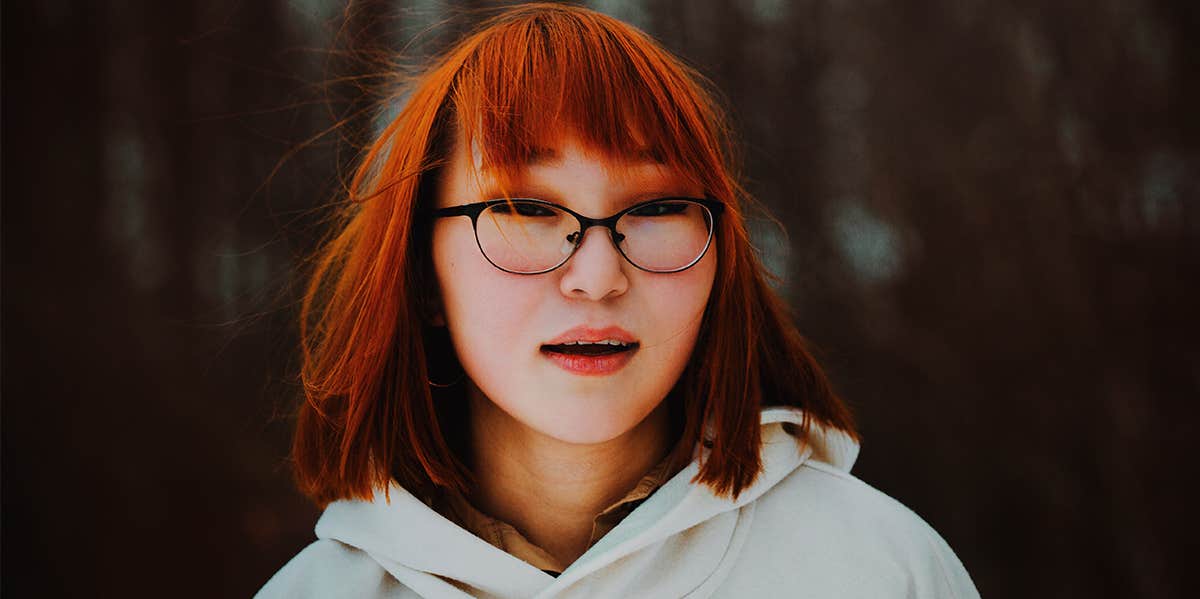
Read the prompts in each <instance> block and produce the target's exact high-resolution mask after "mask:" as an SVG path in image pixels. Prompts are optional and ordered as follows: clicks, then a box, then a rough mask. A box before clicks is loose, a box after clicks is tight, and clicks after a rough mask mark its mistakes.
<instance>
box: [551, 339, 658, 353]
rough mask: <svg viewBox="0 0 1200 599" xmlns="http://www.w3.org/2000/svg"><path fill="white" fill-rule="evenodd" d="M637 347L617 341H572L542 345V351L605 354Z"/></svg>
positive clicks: (635, 344)
mask: <svg viewBox="0 0 1200 599" xmlns="http://www.w3.org/2000/svg"><path fill="white" fill-rule="evenodd" d="M637 347H638V344H637V343H621V342H618V341H601V342H598V343H580V342H572V343H563V344H559V345H543V346H542V351H543V352H545V353H553V354H564V355H568V356H607V355H612V354H619V353H623V352H628V351H633V350H635V349H637Z"/></svg>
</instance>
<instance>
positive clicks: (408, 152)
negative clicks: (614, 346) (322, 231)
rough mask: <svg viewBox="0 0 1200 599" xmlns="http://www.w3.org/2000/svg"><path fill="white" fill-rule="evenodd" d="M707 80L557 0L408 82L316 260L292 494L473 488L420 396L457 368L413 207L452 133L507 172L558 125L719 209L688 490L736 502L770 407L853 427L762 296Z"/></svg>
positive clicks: (456, 436) (502, 21) (683, 442)
mask: <svg viewBox="0 0 1200 599" xmlns="http://www.w3.org/2000/svg"><path fill="white" fill-rule="evenodd" d="M705 85H706V83H705V80H704V79H703V77H701V76H700V75H699V74H698V73H696V72H695V71H694V70H692V69H691V68H689V67H687V66H686V65H684V64H682V63H681V62H680V61H679V60H678V59H677V58H675V57H674V56H672V55H671V54H670V53H669V52H667V51H666V50H664V49H663V48H662V47H661V46H659V45H658V44H657V43H656V42H654V41H653V40H652V39H650V38H649V37H648V36H647V35H646V34H644V33H642V32H641V31H639V30H637V29H636V28H634V27H632V26H630V25H627V24H625V23H622V22H620V21H618V20H616V19H613V18H611V17H608V16H605V15H603V14H600V13H597V12H594V11H591V10H588V9H584V8H580V7H573V6H563V5H553V4H532V5H524V6H520V7H516V8H512V9H508V10H506V11H504V12H502V13H501V14H499V15H497V16H495V17H493V18H491V19H489V20H487V21H485V22H484V23H483V24H482V25H481V26H480V27H479V28H478V29H476V30H475V31H474V32H473V33H471V34H469V35H468V36H467V37H465V38H464V39H463V40H462V41H460V42H459V43H458V44H457V45H455V46H454V47H453V48H451V49H450V50H449V51H447V52H446V53H444V54H443V55H442V56H441V58H439V59H438V60H436V61H434V63H433V64H432V66H431V67H430V68H429V69H428V70H427V71H426V72H425V73H424V75H423V76H421V77H419V78H417V79H416V80H415V81H414V83H413V85H412V86H411V87H410V88H409V90H408V96H407V100H406V102H405V104H404V106H403V108H402V110H401V111H400V113H399V114H398V115H397V116H396V117H395V119H394V120H392V121H391V123H390V124H389V125H388V126H387V128H386V129H385V130H384V131H383V132H382V134H380V135H379V136H378V138H377V139H376V140H375V141H374V143H373V144H372V145H371V146H370V147H369V148H368V149H367V151H366V152H365V155H364V156H363V158H362V161H361V164H360V165H359V166H358V168H357V170H356V172H355V175H354V177H353V179H352V180H351V182H350V186H349V200H350V202H348V203H347V204H346V205H345V207H344V208H343V209H342V210H343V212H342V213H341V214H340V216H341V219H342V220H341V221H340V222H341V225H340V226H339V227H338V228H337V229H336V230H335V231H334V232H333V234H332V236H331V237H330V238H329V239H328V241H327V242H326V243H325V244H324V245H323V246H322V248H321V249H320V250H319V252H318V253H317V254H316V256H315V260H314V261H313V263H314V264H315V269H314V272H313V273H312V278H311V281H310V284H309V287H308V290H307V292H306V294H305V297H304V302H303V306H302V310H301V319H300V327H301V331H300V332H301V341H302V347H303V352H304V360H303V365H302V371H301V377H302V379H303V382H304V393H305V396H306V401H305V402H304V403H303V404H302V405H301V406H300V410H299V414H298V419H297V426H296V435H295V441H294V444H293V448H292V454H293V458H294V461H295V473H296V479H297V481H298V484H299V486H300V488H301V489H302V490H303V491H304V493H305V494H307V495H308V496H309V497H311V498H312V499H313V500H314V501H315V502H317V503H318V504H319V505H324V504H326V503H328V502H330V501H333V500H336V499H342V498H350V497H363V498H367V497H370V496H371V494H372V493H373V491H374V489H376V488H378V487H380V486H385V485H386V484H387V483H388V482H389V480H390V479H395V480H396V481H397V482H398V483H399V484H400V485H402V486H404V487H405V488H406V489H409V490H410V491H414V492H419V491H420V490H422V489H429V488H430V487H431V486H444V487H456V488H458V489H460V490H465V489H467V487H468V486H469V485H470V484H472V482H471V481H472V476H471V473H470V472H469V469H468V468H466V467H465V466H464V464H463V463H462V461H461V460H460V459H459V457H458V456H459V455H461V453H459V451H458V450H459V448H460V447H461V443H462V435H463V434H465V431H464V430H463V429H465V427H464V426H462V423H461V422H454V421H451V420H455V419H457V418H458V417H459V416H461V414H455V413H452V410H453V408H452V407H451V406H453V405H455V404H456V402H455V401H454V399H455V398H454V397H453V394H454V392H453V391H452V390H445V389H440V388H438V389H431V387H430V385H429V380H430V378H431V377H430V376H429V370H430V368H431V367H432V368H438V367H439V365H441V364H444V363H447V362H453V361H454V356H453V350H452V349H450V348H449V345H448V344H447V343H441V344H438V343H437V342H436V340H435V339H434V338H432V337H431V333H432V329H431V328H430V327H429V326H428V325H427V324H426V323H427V322H428V315H429V303H430V301H431V299H430V294H431V292H430V291H428V290H430V289H433V288H435V284H434V280H433V278H432V272H431V266H430V260H429V234H430V233H429V229H430V225H429V222H428V220H427V218H426V217H425V216H424V210H425V209H426V208H428V207H430V206H431V205H432V204H431V202H432V194H433V189H434V187H433V186H434V185H435V181H436V170H437V168H438V167H439V166H440V165H441V164H443V163H444V162H445V161H446V160H447V152H448V148H449V147H450V145H451V143H452V141H451V140H452V139H453V136H455V135H462V136H466V137H467V139H459V140H457V141H458V143H473V144H477V145H478V147H479V148H481V153H482V156H483V164H484V166H485V167H491V168H494V169H496V170H497V171H498V172H499V173H501V175H502V178H503V177H504V176H505V175H507V176H508V177H511V176H512V175H513V174H515V173H516V170H517V169H518V168H519V165H522V164H524V163H525V162H526V161H527V159H529V158H530V156H531V155H532V153H533V152H534V151H535V149H536V148H537V146H538V142H539V141H540V140H543V139H545V137H546V136H548V135H552V134H553V133H555V132H556V131H562V130H563V128H569V129H570V130H571V132H572V133H574V134H575V135H577V136H578V138H579V139H580V141H581V142H584V143H586V144H589V145H590V146H592V147H593V148H596V149H598V150H602V151H604V152H608V153H609V154H610V155H628V154H631V153H642V152H647V151H648V152H651V153H652V155H653V156H654V157H655V158H656V159H658V160H660V161H662V162H663V163H664V164H665V165H666V166H668V167H670V168H672V169H674V170H675V171H677V172H679V173H681V174H683V176H684V177H686V178H690V179H691V181H692V182H695V183H697V184H699V185H700V186H702V187H703V188H704V190H705V192H706V193H707V194H708V195H709V196H711V197H713V198H716V199H718V200H720V201H722V202H724V203H725V205H726V210H725V214H724V215H723V216H722V218H721V219H720V220H719V229H718V231H717V234H716V239H715V243H716V244H717V256H718V267H717V268H718V270H717V276H716V279H715V281H714V283H713V285H714V287H713V290H712V293H711V294H710V298H709V303H708V306H707V308H706V310H705V315H704V322H703V324H702V326H701V333H700V336H699V338H698V340H697V342H696V347H695V348H694V350H693V352H692V356H691V359H690V362H689V364H688V366H687V367H686V369H685V370H684V372H683V374H682V375H681V377H680V380H679V381H678V382H677V383H676V385H675V388H674V390H673V391H672V392H671V394H670V396H669V397H668V399H669V400H670V401H671V402H672V405H673V406H674V407H673V414H674V416H675V425H676V426H677V432H678V434H679V441H678V443H677V445H676V446H675V448H674V449H673V450H672V453H671V456H670V457H671V460H672V463H674V464H679V465H682V464H685V463H687V462H688V461H690V460H691V459H692V455H693V449H694V448H695V447H696V444H697V443H701V442H703V443H705V445H706V446H708V447H710V448H711V451H710V452H708V453H707V456H706V457H705V458H704V459H703V462H702V463H701V464H700V470H699V474H698V475H697V476H696V479H695V482H697V483H700V484H706V485H709V486H710V487H711V488H712V489H713V491H714V492H716V493H718V494H729V495H733V496H736V495H737V494H738V493H739V492H740V491H741V490H742V489H744V488H745V487H746V486H748V485H749V484H751V483H752V482H753V481H754V479H755V477H756V476H757V474H758V472H759V471H760V469H761V459H760V456H759V445H760V426H759V412H760V410H761V408H763V407H765V406H768V405H790V406H797V407H800V408H802V409H803V410H804V413H805V415H806V420H805V423H804V425H802V426H801V427H800V428H799V429H798V430H796V431H794V434H796V435H797V436H798V437H799V439H800V440H801V441H803V439H804V438H805V435H806V434H807V432H808V428H809V427H810V426H812V425H813V424H819V425H822V426H827V427H832V428H836V429H840V430H842V431H845V432H847V433H849V434H851V435H852V436H853V435H855V433H854V426H853V422H852V419H851V416H850V413H849V410H848V409H847V408H846V406H845V405H844V404H843V403H842V401H841V400H840V399H839V398H838V397H837V396H836V394H835V393H834V392H833V390H832V389H831V387H830V384H829V381H828V380H827V378H826V376H825V374H824V373H823V372H822V370H821V368H820V367H819V366H818V365H817V363H816V361H815V360H814V358H813V357H812V355H811V354H810V353H809V351H808V350H807V349H806V346H805V342H804V340H803V338H802V337H801V336H800V334H799V333H798V332H797V330H796V328H795V326H794V325H793V324H792V322H791V320H790V317H789V314H788V311H787V309H786V307H785V305H784V303H783V302H782V301H781V300H780V298H779V297H778V296H777V295H776V294H775V293H774V292H773V291H772V289H771V288H770V287H769V286H768V285H767V282H766V274H765V270H764V269H763V267H762V265H761V264H760V263H759V261H758V259H757V257H756V256H755V253H754V251H753V248H752V247H751V245H750V241H749V238H748V236H747V232H746V227H745V223H744V221H743V214H742V210H741V205H742V202H743V201H744V200H747V199H748V198H746V196H745V194H744V192H743V190H742V189H741V187H740V185H739V184H738V180H737V176H736V171H735V169H734V164H733V159H732V144H731V141H730V137H729V135H728V130H727V128H726V125H725V120H724V116H723V111H722V110H721V109H720V107H719V106H718V105H717V104H716V103H715V101H714V100H713V96H714V95H713V94H711V93H709V92H708V91H707V90H706V87H705ZM438 345H440V347H437V346H438ZM433 378H437V377H436V376H435V377H433ZM459 394H460V395H461V392H460V393H459ZM706 431H707V433H706Z"/></svg>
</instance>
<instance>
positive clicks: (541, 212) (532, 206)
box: [488, 202, 556, 217]
mask: <svg viewBox="0 0 1200 599" xmlns="http://www.w3.org/2000/svg"><path fill="white" fill-rule="evenodd" d="M514 208H515V211H514ZM488 210H490V211H492V212H493V213H494V214H513V213H514V212H515V213H516V214H517V215H519V216H530V217H532V216H555V215H556V211H555V210H554V209H553V208H551V207H549V206H546V205H544V204H538V203H535V202H513V203H512V205H511V206H509V204H508V203H507V202H505V203H503V204H495V205H493V206H492V207H491V208H489V209H488Z"/></svg>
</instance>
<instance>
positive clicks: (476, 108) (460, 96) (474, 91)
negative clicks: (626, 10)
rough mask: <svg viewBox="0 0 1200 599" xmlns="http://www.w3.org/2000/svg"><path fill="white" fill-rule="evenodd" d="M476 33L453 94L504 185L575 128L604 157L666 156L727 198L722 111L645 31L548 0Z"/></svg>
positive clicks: (483, 163) (461, 121)
mask: <svg viewBox="0 0 1200 599" xmlns="http://www.w3.org/2000/svg"><path fill="white" fill-rule="evenodd" d="M548 8H549V9H548ZM556 8H557V9H556ZM472 41H474V42H475V43H473V44H472V43H468V44H467V48H468V50H467V53H466V55H465V56H463V61H462V63H461V66H460V68H459V69H458V70H457V72H456V73H455V75H454V79H453V82H452V84H451V89H450V98H449V104H450V108H451V109H452V112H453V114H454V115H455V119H456V121H457V125H458V134H459V139H458V141H459V142H460V143H464V144H467V147H469V148H471V149H472V152H473V153H474V152H477V153H478V154H477V161H478V162H477V166H478V167H479V168H481V169H484V170H488V171H490V174H492V175H494V176H495V177H497V179H498V180H499V181H500V182H501V183H502V184H507V183H508V182H511V181H514V180H516V179H517V178H518V176H519V174H520V172H521V170H522V169H523V168H524V167H525V166H526V165H528V164H530V163H531V162H533V161H536V160H537V159H538V158H539V157H540V155H541V152H542V149H543V148H545V147H547V146H551V145H553V143H552V142H553V141H555V140H557V139H558V138H559V137H560V136H563V135H567V134H569V135H573V136H575V137H576V139H578V140H579V141H580V143H582V144H584V145H585V146H587V147H588V148H589V149H590V150H594V151H597V152H600V153H602V154H603V155H606V156H610V157H619V158H622V159H626V160H634V161H639V162H641V161H650V162H656V163H660V164H663V165H664V166H666V167H668V168H670V169H672V170H674V171H676V172H677V173H678V174H679V175H680V176H682V177H683V178H685V179H687V180H688V182H689V183H694V184H696V185H698V186H700V187H703V188H704V189H705V190H706V192H707V193H709V194H713V195H716V196H726V199H728V198H727V196H728V192H729V190H728V189H727V186H726V185H725V184H724V183H725V182H726V181H727V177H726V176H722V175H723V174H725V171H726V168H725V164H724V162H725V160H724V154H725V152H724V151H723V148H722V146H723V142H722V141H721V140H722V139H723V137H724V136H723V134H722V130H723V126H722V125H721V123H719V122H712V121H714V120H715V119H714V118H713V117H714V115H718V114H719V111H716V110H714V108H713V107H712V106H711V105H710V102H709V101H708V99H707V97H706V95H705V94H704V93H703V92H702V91H701V90H700V88H699V85H698V83H697V80H698V79H699V76H698V75H696V74H695V73H693V72H692V71H691V70H690V69H689V68H687V67H686V66H684V65H682V64H681V63H680V62H679V61H678V60H676V59H675V58H674V57H672V56H670V55H669V54H668V53H667V52H666V51H664V50H663V49H662V48H660V47H659V46H658V45H657V44H656V43H655V42H654V41H652V40H651V39H650V38H649V37H647V36H646V35H645V34H644V33H642V32H640V31H638V30H637V29H635V28H633V27H631V26H629V25H627V24H625V23H622V22H620V21H617V20H615V19H612V18H610V17H607V16H605V15H601V14H596V13H591V12H582V11H577V10H571V9H569V8H566V7H547V6H545V5H542V6H539V7H536V8H531V9H530V10H517V11H511V12H509V13H506V14H505V15H503V16H502V17H499V18H498V19H497V20H495V21H492V22H489V23H486V24H485V25H484V27H483V31H482V32H481V33H478V34H476V36H475V39H474V40H472ZM706 117H708V118H706Z"/></svg>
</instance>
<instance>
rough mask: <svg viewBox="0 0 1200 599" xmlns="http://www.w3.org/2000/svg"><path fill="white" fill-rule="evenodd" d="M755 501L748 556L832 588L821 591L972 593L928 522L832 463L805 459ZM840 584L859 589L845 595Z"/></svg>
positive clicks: (881, 594)
mask: <svg viewBox="0 0 1200 599" xmlns="http://www.w3.org/2000/svg"><path fill="white" fill-rule="evenodd" d="M754 506H755V507H754V516H753V529H754V531H755V534H753V535H752V537H751V540H750V542H748V544H747V548H746V549H747V551H748V552H749V555H748V556H747V558H748V559H749V560H750V561H751V562H752V563H755V564H758V565H768V564H769V565H770V567H774V568H782V569H789V571H791V572H797V573H799V572H804V573H805V574H804V575H803V578H804V584H805V585H806V586H810V587H813V586H815V587H822V585H823V584H828V585H832V586H829V587H823V588H828V589H829V591H830V592H833V591H837V592H836V593H834V594H837V595H839V596H864V597H867V596H877V597H886V596H894V595H893V594H894V593H899V596H905V595H908V596H916V597H939V598H940V597H953V598H968V597H978V592H977V591H976V590H975V587H974V584H973V583H972V582H971V579H970V576H969V575H968V574H967V572H966V570H965V569H964V568H963V565H962V563H961V562H960V561H959V559H958V557H957V556H956V555H955V554H954V551H953V550H951V549H950V547H949V545H947V544H946V542H945V541H944V540H943V539H942V537H941V536H940V535H939V534H938V533H937V531H935V530H934V529H933V527H931V526H930V525H929V524H928V523H927V522H925V520H923V519H922V518H921V517H920V516H918V515H917V514H916V513H914V512H913V511H912V510H910V509H909V508H907V507H906V506H904V505H903V504H901V503H900V502H899V501H896V500H895V499H892V498H891V497H889V496H887V495H886V494H884V493H882V492H880V491H879V490H877V489H875V488H874V487H871V486H870V485H868V484H867V483H865V482H863V481H862V480H860V479H858V478H857V477H855V476H854V475H852V474H850V473H848V472H845V471H843V470H840V469H838V468H835V467H834V466H830V465H829V464H826V463H824V462H820V461H816V460H809V461H807V462H805V463H804V464H802V465H801V466H800V467H798V468H796V470H795V471H793V472H792V473H790V474H789V475H788V476H787V477H785V478H784V479H783V480H781V481H780V482H779V483H778V484H777V485H775V487H773V488H772V489H771V490H770V491H768V492H766V493H764V494H763V495H762V496H760V497H759V498H758V499H757V500H756V501H755V502H754ZM798 564H803V565H802V566H801V567H797V565H798ZM822 581H824V582H822ZM847 584H852V585H853V586H854V588H855V589H856V591H859V592H861V593H856V592H849V591H850V589H848V588H847V587H846V586H845V585H847ZM838 589H840V590H838Z"/></svg>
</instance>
